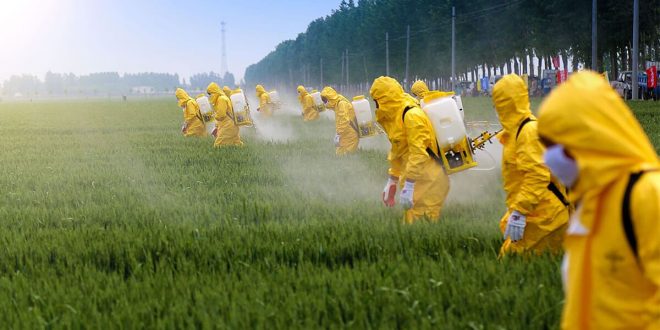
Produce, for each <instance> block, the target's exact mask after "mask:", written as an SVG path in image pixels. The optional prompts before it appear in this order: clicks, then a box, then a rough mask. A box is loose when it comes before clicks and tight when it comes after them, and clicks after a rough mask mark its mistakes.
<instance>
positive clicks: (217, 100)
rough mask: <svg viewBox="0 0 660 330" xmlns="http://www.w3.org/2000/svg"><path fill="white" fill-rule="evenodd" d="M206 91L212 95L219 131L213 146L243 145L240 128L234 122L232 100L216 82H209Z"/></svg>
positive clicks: (216, 124)
mask: <svg viewBox="0 0 660 330" xmlns="http://www.w3.org/2000/svg"><path fill="white" fill-rule="evenodd" d="M206 92H207V93H208V94H209V95H210V97H209V102H210V103H211V105H213V109H214V110H215V113H214V118H215V127H216V130H217V133H216V137H215V143H214V144H213V146H214V147H221V146H242V145H243V142H242V141H241V136H240V135H239V129H238V126H236V123H235V122H234V110H233V108H232V104H231V101H230V100H229V98H228V97H227V96H226V95H225V93H224V92H223V91H222V90H220V86H218V84H216V83H214V82H212V83H210V84H209V86H208V87H207V88H206Z"/></svg>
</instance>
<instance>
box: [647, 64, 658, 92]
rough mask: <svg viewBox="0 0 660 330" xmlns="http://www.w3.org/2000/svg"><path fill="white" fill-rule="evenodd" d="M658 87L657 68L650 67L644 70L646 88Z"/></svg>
mask: <svg viewBox="0 0 660 330" xmlns="http://www.w3.org/2000/svg"><path fill="white" fill-rule="evenodd" d="M657 85H658V68H656V66H655V65H654V66H652V67H650V68H648V69H646V87H648V88H655V87H656V86H657Z"/></svg>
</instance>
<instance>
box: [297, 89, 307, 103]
mask: <svg viewBox="0 0 660 330" xmlns="http://www.w3.org/2000/svg"><path fill="white" fill-rule="evenodd" d="M305 96H307V90H306V89H305V86H302V85H300V86H298V100H299V101H300V102H302V101H303V99H304V98H305Z"/></svg>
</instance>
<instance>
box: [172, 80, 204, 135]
mask: <svg viewBox="0 0 660 330" xmlns="http://www.w3.org/2000/svg"><path fill="white" fill-rule="evenodd" d="M174 95H175V96H176V98H177V100H178V101H179V107H181V108H182V109H183V126H182V127H181V132H182V133H183V135H185V136H206V127H205V126H204V119H203V118H202V113H201V111H200V109H199V105H198V104H197V101H195V100H194V99H193V98H192V97H190V95H188V93H186V91H184V90H183V89H181V88H177V89H176V92H174Z"/></svg>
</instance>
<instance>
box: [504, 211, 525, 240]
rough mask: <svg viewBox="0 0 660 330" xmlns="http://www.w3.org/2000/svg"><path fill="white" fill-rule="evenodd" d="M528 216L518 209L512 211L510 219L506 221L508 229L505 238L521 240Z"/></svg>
mask: <svg viewBox="0 0 660 330" xmlns="http://www.w3.org/2000/svg"><path fill="white" fill-rule="evenodd" d="M526 223H527V217H526V216H525V215H523V214H522V213H520V212H518V211H513V212H511V215H509V220H508V221H507V223H506V230H505V231H504V239H506V238H507V236H508V237H510V238H511V241H512V242H517V241H520V240H521V239H522V238H523V235H524V234H525V225H526Z"/></svg>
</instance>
